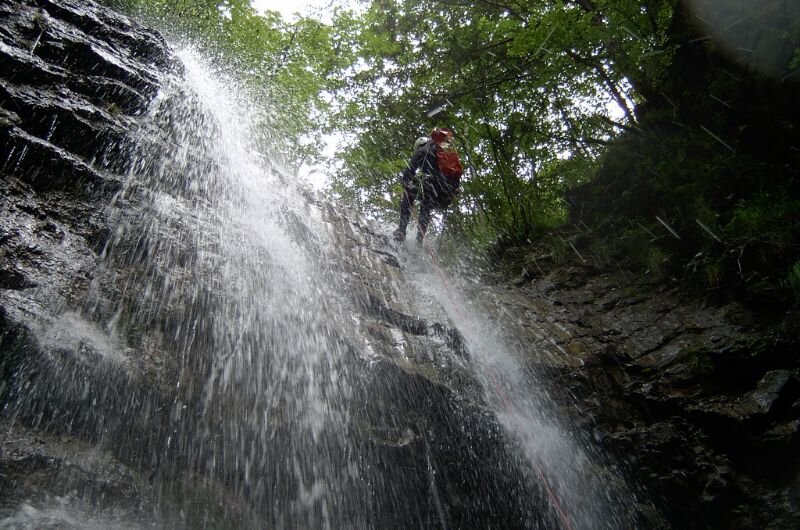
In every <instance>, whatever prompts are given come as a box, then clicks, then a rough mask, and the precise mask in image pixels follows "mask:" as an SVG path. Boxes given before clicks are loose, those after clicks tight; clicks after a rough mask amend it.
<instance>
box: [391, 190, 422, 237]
mask: <svg viewBox="0 0 800 530" xmlns="http://www.w3.org/2000/svg"><path fill="white" fill-rule="evenodd" d="M416 198H417V190H416V189H413V188H411V189H408V188H404V189H403V197H402V198H401V199H400V226H399V227H398V228H397V230H395V231H394V238H395V239H396V240H397V241H403V240H404V239H405V238H406V227H407V226H408V220H409V219H410V218H411V207H412V206H413V205H414V201H415V200H416Z"/></svg>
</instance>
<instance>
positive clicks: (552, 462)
mask: <svg viewBox="0 0 800 530" xmlns="http://www.w3.org/2000/svg"><path fill="white" fill-rule="evenodd" d="M406 245H407V243H406ZM434 247H435V243H432V242H429V241H427V240H426V242H425V243H424V245H423V247H422V248H419V249H416V251H414V252H411V253H409V254H406V257H407V259H406V263H405V265H406V266H407V268H408V270H407V274H408V276H409V279H410V281H411V282H412V283H414V284H415V285H416V287H417V289H416V290H415V291H416V292H418V293H421V294H420V295H419V296H418V300H417V302H416V306H417V307H418V308H420V311H422V312H426V311H427V312H433V313H434V316H433V317H434V318H444V319H448V320H450V321H452V322H453V323H454V325H455V326H456V327H457V328H458V330H459V331H460V333H461V334H462V335H463V337H464V339H465V343H466V345H467V349H468V350H469V353H470V355H471V359H472V363H473V370H474V372H475V374H476V375H477V376H478V378H479V380H480V382H481V385H482V386H483V388H484V391H485V395H486V399H487V401H488V403H489V406H490V407H491V408H492V409H493V410H494V411H496V413H497V414H498V416H499V418H500V420H501V422H502V424H503V426H504V428H505V429H506V431H507V433H508V434H509V435H510V437H511V439H512V441H513V443H514V445H515V450H514V451H513V452H512V454H513V455H515V456H516V458H517V462H516V465H517V466H519V467H520V468H521V469H522V470H523V471H524V472H525V473H526V474H527V476H528V479H529V480H530V481H532V482H534V483H536V484H537V486H538V487H539V488H541V490H542V493H543V496H544V498H545V499H546V502H547V511H548V512H549V517H548V518H547V519H546V520H545V523H544V524H545V526H546V527H547V528H561V529H564V530H568V529H597V530H600V529H609V530H610V529H618V528H633V527H635V523H634V522H633V521H634V516H633V515H632V507H633V504H634V503H635V498H634V496H633V495H632V493H631V492H630V491H629V490H628V488H627V486H626V485H625V483H624V480H623V478H622V477H621V476H620V475H619V474H618V473H616V472H613V471H611V470H609V469H606V468H604V467H603V466H602V465H601V464H600V460H601V459H602V456H603V455H601V454H599V451H598V450H597V449H596V440H593V439H592V440H589V439H586V437H585V436H582V435H580V434H579V433H578V432H576V431H575V430H574V429H571V428H569V426H568V425H565V424H563V423H562V421H561V418H559V416H558V414H557V410H558V409H559V406H558V404H557V402H556V400H555V399H554V398H553V397H552V396H551V395H549V392H548V390H547V388H550V387H551V384H550V382H549V381H546V380H545V378H546V375H545V374H542V373H537V371H536V370H531V369H529V368H526V366H525V360H526V359H527V360H528V362H529V363H530V361H531V360H533V361H535V362H536V363H538V364H540V365H546V364H547V357H548V352H545V351H537V348H536V347H535V346H534V345H530V344H520V345H516V347H513V346H512V344H513V340H512V337H509V336H507V335H506V334H504V333H503V330H502V327H501V326H499V325H498V322H496V321H493V320H492V319H490V318H488V317H487V316H486V315H487V313H486V308H487V305H488V304H491V303H492V300H486V299H483V300H480V299H477V298H476V297H483V296H485V295H486V291H482V290H480V289H477V290H476V289H474V285H473V284H475V283H478V282H479V280H478V279H469V278H468V277H464V276H462V275H460V274H459V273H458V272H456V271H454V270H450V269H448V270H447V271H446V272H445V270H444V268H443V267H442V265H441V264H440V263H439V260H438V257H437V255H436V250H435V248H434ZM456 268H458V267H456ZM470 293H474V294H470ZM490 296H491V295H490Z"/></svg>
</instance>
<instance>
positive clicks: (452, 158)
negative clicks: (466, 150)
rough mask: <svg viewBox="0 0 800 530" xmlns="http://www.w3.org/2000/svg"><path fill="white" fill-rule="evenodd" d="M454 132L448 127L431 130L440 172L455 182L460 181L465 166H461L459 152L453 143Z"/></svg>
mask: <svg viewBox="0 0 800 530" xmlns="http://www.w3.org/2000/svg"><path fill="white" fill-rule="evenodd" d="M452 139H453V133H452V132H450V131H448V130H447V129H434V130H433V132H431V140H433V143H434V144H436V163H437V164H438V166H439V172H440V173H441V174H442V175H444V176H445V177H447V178H448V179H449V180H452V181H453V182H459V180H460V179H461V175H463V174H464V168H463V167H462V166H461V159H459V158H458V152H456V150H455V148H454V147H453V146H452V145H451V140H452Z"/></svg>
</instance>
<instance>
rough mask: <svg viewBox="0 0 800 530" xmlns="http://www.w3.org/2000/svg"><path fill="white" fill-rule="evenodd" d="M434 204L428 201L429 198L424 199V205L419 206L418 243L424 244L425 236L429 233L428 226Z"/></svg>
mask: <svg viewBox="0 0 800 530" xmlns="http://www.w3.org/2000/svg"><path fill="white" fill-rule="evenodd" d="M432 207H433V204H431V201H430V200H428V196H427V195H426V196H425V197H423V198H422V203H421V204H420V206H419V220H418V222H417V241H418V242H422V240H423V238H424V237H425V234H426V233H427V232H428V224H429V223H430V221H431V208H432Z"/></svg>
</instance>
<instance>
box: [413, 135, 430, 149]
mask: <svg viewBox="0 0 800 530" xmlns="http://www.w3.org/2000/svg"><path fill="white" fill-rule="evenodd" d="M426 143H428V139H427V138H426V137H425V136H420V137H419V138H417V141H416V142H414V151H416V150H417V149H419V148H420V147H422V146H423V145H425V144H426Z"/></svg>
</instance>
